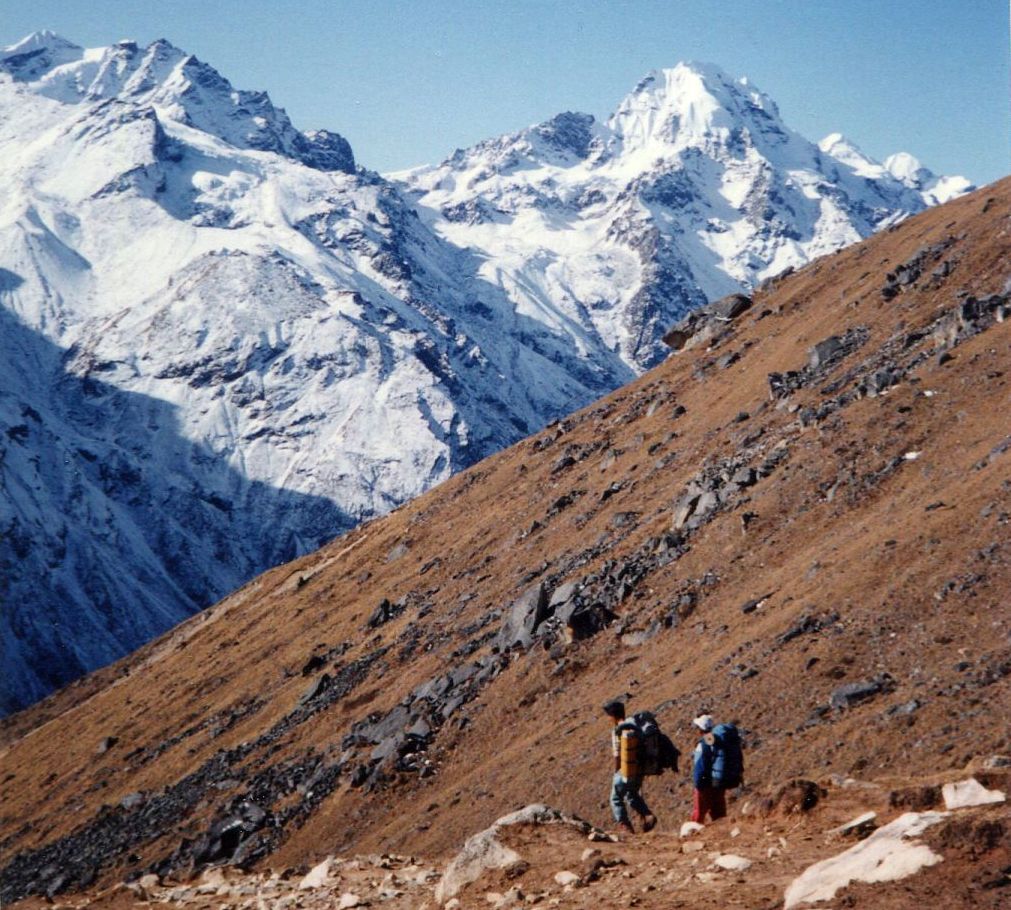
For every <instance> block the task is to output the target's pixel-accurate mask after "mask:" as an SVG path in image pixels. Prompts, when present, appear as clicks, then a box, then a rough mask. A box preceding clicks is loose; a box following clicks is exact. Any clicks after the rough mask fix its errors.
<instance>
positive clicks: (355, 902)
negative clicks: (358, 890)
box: [337, 891, 365, 910]
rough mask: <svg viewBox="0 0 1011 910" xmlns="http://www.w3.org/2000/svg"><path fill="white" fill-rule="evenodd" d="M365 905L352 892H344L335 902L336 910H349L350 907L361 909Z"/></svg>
mask: <svg viewBox="0 0 1011 910" xmlns="http://www.w3.org/2000/svg"><path fill="white" fill-rule="evenodd" d="M363 906H365V904H364V903H363V901H362V899H361V898H360V897H359V896H358V895H357V894H355V893H354V892H353V891H345V892H344V893H343V894H342V895H341V898H340V900H339V901H337V910H351V908H352V907H363Z"/></svg>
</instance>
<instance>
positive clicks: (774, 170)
mask: <svg viewBox="0 0 1011 910" xmlns="http://www.w3.org/2000/svg"><path fill="white" fill-rule="evenodd" d="M0 111H2V112H3V114H4V116H3V117H2V118H0V187H2V188H3V191H4V192H3V197H2V198H3V202H2V203H0V302H2V307H0V318H2V319H3V321H4V331H3V332H0V375H2V383H0V390H2V391H0V429H2V432H0V472H2V473H0V484H2V491H3V495H2V497H0V529H2V531H3V534H2V535H0V568H2V573H0V579H2V580H0V585H2V590H0V596H2V597H3V599H4V600H5V601H6V602H9V603H10V604H12V605H13V608H12V609H11V610H9V611H5V612H4V615H3V617H2V620H0V622H2V623H3V627H2V628H0V638H2V650H3V658H4V662H5V666H7V667H11V668H13V670H12V672H10V673H8V674H5V677H6V683H7V688H6V689H5V690H4V691H3V692H0V703H2V705H0V706H2V709H3V710H11V709H13V708H16V707H17V706H19V705H22V704H25V703H27V702H30V701H32V700H34V699H36V698H38V697H40V696H41V695H43V694H45V692H47V691H49V690H51V689H52V688H54V687H56V686H58V685H61V684H63V683H65V682H67V681H68V680H69V679H72V678H74V677H75V676H77V675H79V674H80V673H82V672H84V671H86V670H88V669H91V668H94V667H96V666H99V665H101V664H103V663H106V662H108V661H110V660H112V659H114V658H115V657H117V656H119V655H120V654H122V653H124V652H125V651H127V650H129V649H131V648H134V647H136V646H137V645H139V644H141V643H142V642H143V641H146V640H148V639H149V638H151V637H152V636H153V635H155V634H157V633H158V632H159V631H162V630H164V629H165V628H167V627H168V626H169V625H171V624H173V623H174V622H177V621H179V620H180V619H182V618H184V617H185V616H186V615H189V614H190V613H192V612H193V611H194V610H196V609H198V608H200V607H202V606H205V605H207V604H209V603H211V602H213V601H215V600H217V599H218V598H220V597H221V596H223V595H224V594H225V593H227V592H228V591H230V590H232V589H234V588H235V587H236V586H237V585H239V584H241V583H242V582H243V581H245V580H247V579H249V578H251V577H252V576H254V575H255V574H256V573H258V572H259V571H261V570H262V569H264V568H266V567H268V566H270V565H273V564H276V563H278V562H280V561H283V560H286V559H290V558H292V557H294V556H296V555H298V554H300V553H304V552H307V551H308V550H311V549H313V548H315V547H317V546H318V545H319V544H320V543H321V542H323V541H324V540H326V539H328V538H329V537H332V536H333V535H334V534H337V533H339V532H341V531H342V530H345V529H347V528H349V527H351V526H353V525H354V524H356V523H358V522H359V521H361V520H363V519H366V518H368V517H370V516H373V515H377V514H381V513H383V512H385V511H388V510H389V509H391V508H393V507H394V506H396V505H397V504H399V503H401V502H404V501H406V500H407V499H409V498H411V497H413V496H415V495H417V494H418V493H420V492H422V491H423V490H425V489H427V488H428V487H430V486H431V485H433V484H435V483H437V482H439V481H440V480H442V479H444V478H446V477H447V476H449V474H450V473H452V472H454V471H456V470H458V469H459V468H461V467H464V466H467V465H469V464H472V463H473V462H475V461H477V460H478V459H480V458H482V457H484V456H486V455H488V454H491V453H492V452H494V451H497V450H498V449H500V448H502V447H503V446H505V445H507V444H509V443H511V442H514V441H516V440H517V439H519V438H522V437H523V436H525V435H527V434H529V433H531V432H534V431H535V430H537V429H539V428H540V427H541V426H543V425H544V424H545V423H547V422H548V421H550V420H551V419H553V418H556V417H558V416H561V415H563V414H565V413H568V412H570V411H571V410H573V409H575V408H578V407H579V406H582V405H584V404H586V403H588V402H590V401H592V400H594V399H595V398H597V397H599V396H600V395H601V394H603V393H605V392H606V391H609V390H611V389H613V388H615V387H617V386H618V385H621V384H622V383H624V382H626V381H628V380H629V379H630V378H632V377H633V376H634V375H635V374H636V373H637V372H639V371H641V370H642V369H643V368H645V367H646V366H649V365H650V364H652V363H655V362H656V361H657V360H658V359H659V358H660V357H661V356H662V355H663V349H662V347H661V345H660V342H659V338H660V335H661V334H662V332H663V331H664V330H665V329H666V328H667V327H668V325H669V324H670V322H672V321H673V320H674V319H676V318H678V317H679V316H680V315H681V314H683V313H684V312H685V311H686V310H687V309H690V308H691V307H693V306H696V305H698V304H700V303H702V302H704V301H705V300H706V298H708V297H712V296H718V295H720V294H722V293H726V292H728V291H731V290H736V289H737V288H739V287H740V286H741V285H742V284H745V285H747V284H749V283H752V282H753V281H756V280H760V279H761V277H764V276H765V275H767V274H773V273H775V272H777V271H779V270H781V269H782V268H785V267H787V266H789V265H797V264H800V263H802V262H804V261H807V259H809V258H810V257H812V256H814V255H819V254H820V253H822V252H827V251H829V250H831V249H835V248H837V247H838V246H840V245H842V244H844V243H848V242H851V241H852V240H855V239H857V238H859V237H861V236H865V235H866V234H867V233H870V232H871V231H872V230H874V229H875V228H877V227H880V226H882V225H883V224H887V223H892V222H893V221H894V220H896V219H898V218H901V217H903V216H904V215H906V214H908V213H910V212H913V211H918V210H919V209H921V208H923V206H924V205H925V204H926V203H925V201H924V198H923V196H922V195H921V191H920V190H918V189H917V187H918V186H920V184H921V183H923V176H922V175H920V171H919V169H912V170H910V169H909V167H908V166H907V164H908V163H907V164H903V162H902V161H899V162H898V164H896V167H897V168H898V169H899V170H900V172H902V173H903V174H905V177H904V178H903V180H901V181H900V180H899V179H896V177H894V176H892V174H891V172H886V171H883V172H882V173H881V174H880V175H879V176H878V177H876V178H868V177H864V176H859V175H857V174H856V172H855V170H854V169H853V167H852V166H851V165H850V164H847V163H846V162H844V161H841V160H839V159H836V158H833V157H831V156H830V155H827V154H824V153H821V152H819V150H818V149H817V148H816V147H814V146H811V145H810V144H809V143H806V141H805V140H803V139H801V138H800V137H798V136H796V134H793V133H790V132H789V131H787V130H786V128H785V127H783V126H782V125H781V124H780V122H779V121H778V114H777V113H776V111H775V106H774V104H772V102H771V101H769V100H768V99H767V98H766V97H765V96H762V95H760V94H758V93H757V92H756V90H754V89H752V88H751V87H748V86H744V85H742V84H741V83H735V82H733V81H732V80H730V79H729V78H728V77H725V76H724V75H723V74H721V73H719V71H717V70H715V69H713V68H706V69H700V68H698V67H686V66H682V67H678V68H675V70H673V71H664V74H663V75H662V76H658V75H654V76H652V77H650V78H648V79H647V80H645V81H644V82H643V83H642V84H641V85H640V87H639V88H638V89H637V90H636V91H635V92H634V93H633V94H632V95H631V96H629V98H628V99H626V101H625V102H623V103H622V105H621V106H619V108H618V111H617V112H616V114H615V115H614V117H612V118H611V120H610V121H609V122H608V123H607V124H600V123H597V122H596V121H595V120H594V119H593V118H592V117H590V116H589V115H582V114H560V115H559V116H557V117H555V118H553V119H552V120H550V121H548V122H546V123H544V124H540V125H537V126H534V127H531V128H530V129H528V130H525V131H522V132H520V133H517V134H513V135H511V136H505V137H501V138H499V139H493V140H489V141H487V142H484V143H481V144H479V145H478V146H475V147H474V148H473V149H470V150H466V151H462V152H457V153H456V154H455V155H453V156H452V157H451V158H449V159H447V161H446V162H444V163H443V164H442V165H439V166H438V167H434V168H428V169H423V170H420V171H415V172H412V173H410V174H407V175H400V178H399V180H398V181H391V180H387V179H385V178H383V177H380V176H379V175H377V174H375V173H372V172H369V171H367V170H364V169H362V168H360V167H358V166H357V165H356V163H355V160H354V156H353V153H352V151H351V148H350V146H349V145H348V143H347V142H346V140H344V139H343V138H342V137H340V136H338V135H337V134H335V133H329V132H326V131H320V132H317V133H302V132H299V131H298V130H296V129H295V128H294V127H293V126H292V124H291V123H290V121H289V119H288V117H287V115H286V114H285V113H284V111H283V110H281V109H280V108H276V107H274V106H273V104H272V103H271V101H270V99H269V97H268V96H267V95H266V94H265V93H262V92H244V91H238V90H235V89H234V88H233V87H232V86H231V85H230V83H228V81H227V80H225V79H224V77H222V76H221V75H220V74H218V73H217V72H216V71H215V70H213V69H212V68H211V67H210V66H208V65H207V64H204V63H202V62H200V61H198V60H196V58H194V57H192V56H191V55H188V54H186V53H185V52H183V51H181V50H179V49H177V48H174V47H173V46H172V45H170V44H169V43H168V42H165V41H157V42H154V43H153V44H151V45H150V46H148V47H147V48H141V47H139V46H137V45H136V44H134V43H132V42H120V43H118V44H116V45H113V46H111V47H107V48H98V49H83V48H80V47H77V46H76V45H74V44H72V43H71V42H69V41H65V40H64V39H62V38H60V37H59V36H56V35H54V34H52V33H37V34H36V35H33V36H30V37H29V38H27V39H25V40H24V41H22V42H19V43H18V44H16V45H13V46H11V47H9V48H6V49H4V50H3V51H0ZM903 167H905V170H904V171H903V170H902V168H903ZM907 172H908V173H907ZM929 179H935V178H933V176H932V175H931V176H930V178H929ZM942 179H943V178H942ZM903 181H905V182H903ZM927 182H929V180H928V181H927ZM937 185H938V184H935V185H934V188H935V189H936V187H937ZM947 185H948V184H945V186H947ZM951 186H952V187H956V188H957V184H951ZM953 191H957V189H955V190H953Z"/></svg>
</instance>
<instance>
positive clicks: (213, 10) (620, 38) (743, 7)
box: [0, 0, 1011, 183]
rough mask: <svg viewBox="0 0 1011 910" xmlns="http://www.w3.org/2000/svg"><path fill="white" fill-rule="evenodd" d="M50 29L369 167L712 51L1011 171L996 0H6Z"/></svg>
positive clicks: (833, 111) (962, 158) (950, 151)
mask: <svg viewBox="0 0 1011 910" xmlns="http://www.w3.org/2000/svg"><path fill="white" fill-rule="evenodd" d="M41 28H50V29H53V30H54V31H57V32H59V33H60V34H62V35H63V36H64V37H66V38H69V39H70V40H73V41H76V42H77V43H78V44H83V45H86V46H99V45H105V44H111V43H112V42H114V41H116V40H118V39H120V38H134V39H136V40H138V41H140V42H144V43H147V42H149V41H152V40H154V39H155V38H159V37H164V38H167V39H168V40H170V41H171V42H172V43H174V44H176V45H178V46H180V47H182V48H185V49H186V50H187V51H190V52H191V53H194V54H196V55H197V56H198V57H200V58H201V59H203V60H205V61H207V62H208V63H210V64H212V65H213V66H214V67H216V68H217V69H218V70H220V71H221V72H222V73H223V74H224V75H225V76H226V77H227V78H228V79H230V80H231V82H232V83H233V84H234V85H235V86H236V87H239V88H247V89H266V90H267V91H268V92H269V93H270V95H271V97H272V99H273V100H274V102H275V103H276V104H279V105H281V106H283V107H285V108H286V109H287V111H288V113H289V115H290V116H291V118H292V120H293V121H294V123H295V125H296V126H297V127H299V128H302V129H309V128H318V127H326V128H328V129H333V130H336V131H337V132H340V133H342V134H343V135H344V136H346V137H347V138H348V139H349V140H350V142H351V144H352V147H353V148H354V150H355V154H356V157H357V158H358V160H359V162H360V163H361V164H364V165H365V166H366V167H370V168H373V169H375V170H379V171H388V170H393V169H397V168H403V167H408V166H411V165H414V164H421V163H425V162H435V161H438V160H441V159H442V158H443V157H445V156H446V155H447V154H449V153H451V152H452V151H453V149H454V148H457V147H462V146H466V145H469V144H472V143H473V142H476V141H478V140H480V139H484V138H488V137H490V136H495V135H498V134H500V133H505V132H511V131H514V130H517V129H521V128H523V127H524V126H527V125H529V124H531V123H534V122H538V121H541V120H544V119H546V118H548V117H550V116H552V115H554V114H556V113H558V112H560V111H563V110H579V111H586V112H588V113H591V114H594V115H596V116H598V117H601V118H603V117H606V116H607V115H608V114H609V113H610V112H611V111H612V110H613V109H614V108H615V107H616V106H617V104H618V102H619V101H620V100H621V98H622V97H624V95H626V94H627V93H628V92H630V91H631V90H632V88H633V87H634V86H635V84H636V83H637V82H638V81H639V79H640V78H641V77H642V76H643V75H645V73H647V72H648V71H649V70H651V69H655V68H658V67H667V66H673V65H674V64H675V63H677V62H678V61H679V60H703V61H708V62H712V63H716V64H718V65H720V66H721V67H722V68H723V69H725V70H726V71H728V72H729V73H731V74H732V75H734V76H742V75H747V76H748V77H749V78H751V79H752V81H754V82H755V83H756V84H757V85H758V87H759V88H761V89H762V90H764V91H765V92H767V93H768V94H769V95H771V96H772V97H773V98H774V99H775V100H776V101H777V103H778V104H779V107H780V111H781V112H782V114H783V117H784V119H785V120H786V122H787V123H788V124H789V125H790V126H792V127H793V128H794V129H797V130H798V131H800V132H801V133H803V134H804V135H805V136H807V137H808V138H809V139H812V140H815V141H817V140H818V139H820V138H821V137H822V136H824V135H825V134H826V133H829V132H833V131H839V132H842V133H844V134H846V135H847V136H848V137H849V138H850V139H852V140H853V141H854V142H856V143H857V144H858V145H860V146H861V147H862V148H863V149H864V151H865V152H867V153H868V154H870V155H872V156H874V157H877V158H879V159H880V158H883V157H884V156H886V155H888V154H889V153H891V152H893V151H899V150H904V151H909V152H912V153H913V154H915V155H916V156H917V157H919V158H920V159H921V160H922V161H923V163H924V164H926V165H927V166H929V167H930V168H932V169H933V170H935V171H937V172H940V173H961V174H964V175H966V176H967V177H969V178H970V179H972V180H974V181H976V182H979V183H983V182H988V181H990V180H994V179H996V178H998V177H1001V176H1004V175H1005V174H1007V173H1009V172H1011V160H1009V159H1011V154H1009V148H1011V115H1009V100H1008V96H1009V91H1008V86H1009V76H1008V58H1009V52H1008V34H1009V27H1008V2H1007V0H684V2H681V0H667V2H660V0H639V2H632V0H595V2H589V0H588V2H574V0H539V2H537V0H498V2H492V0H488V2H485V0H440V2H436V0H412V2H400V0H386V2H381V0H372V2H370V0H357V2H344V0H298V2H282V0H274V2H267V0H160V2H156V0H0V44H10V43H13V42H14V41H16V40H18V39H19V38H21V37H22V36H23V35H25V34H27V33H29V32H31V31H34V30H37V29H41Z"/></svg>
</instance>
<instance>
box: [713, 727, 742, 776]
mask: <svg viewBox="0 0 1011 910" xmlns="http://www.w3.org/2000/svg"><path fill="white" fill-rule="evenodd" d="M712 777H713V786H714V787H722V788H723V789H725V790H732V789H733V788H734V787H739V786H741V783H742V781H743V780H744V750H743V749H742V748H741V734H740V733H739V732H738V730H737V727H735V726H734V725H733V724H717V725H716V726H715V727H713V771H712Z"/></svg>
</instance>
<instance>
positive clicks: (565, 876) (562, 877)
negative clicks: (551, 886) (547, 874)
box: [555, 869, 579, 887]
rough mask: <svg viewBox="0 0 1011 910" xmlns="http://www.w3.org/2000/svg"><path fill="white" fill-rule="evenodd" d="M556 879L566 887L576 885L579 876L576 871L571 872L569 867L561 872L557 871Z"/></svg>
mask: <svg viewBox="0 0 1011 910" xmlns="http://www.w3.org/2000/svg"><path fill="white" fill-rule="evenodd" d="M555 881H556V882H557V883H558V884H559V885H561V886H562V887H564V886H565V885H574V884H576V882H578V881H579V876H578V875H576V873H575V872H570V871H569V870H568V869H563V870H562V871H561V872H556V873H555Z"/></svg>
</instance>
